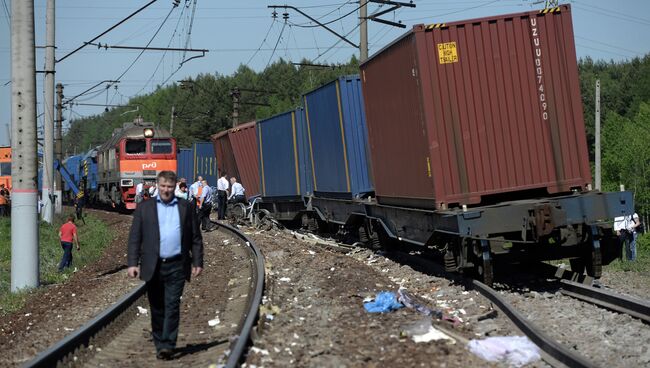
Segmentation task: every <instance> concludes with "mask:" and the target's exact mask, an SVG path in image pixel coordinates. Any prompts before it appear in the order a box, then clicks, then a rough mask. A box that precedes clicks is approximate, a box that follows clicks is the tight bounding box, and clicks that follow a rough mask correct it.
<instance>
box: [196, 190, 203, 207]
mask: <svg viewBox="0 0 650 368" xmlns="http://www.w3.org/2000/svg"><path fill="white" fill-rule="evenodd" d="M196 194H197V196H196V204H197V205H198V206H199V208H201V205H202V204H203V203H201V194H203V185H200V186H199V189H197V190H196Z"/></svg>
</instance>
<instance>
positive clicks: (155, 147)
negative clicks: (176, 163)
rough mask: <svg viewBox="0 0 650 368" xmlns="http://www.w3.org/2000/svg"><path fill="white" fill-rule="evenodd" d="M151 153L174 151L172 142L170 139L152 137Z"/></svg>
mask: <svg viewBox="0 0 650 368" xmlns="http://www.w3.org/2000/svg"><path fill="white" fill-rule="evenodd" d="M151 153H152V154H156V153H172V142H171V141H170V140H169V139H152V140H151Z"/></svg>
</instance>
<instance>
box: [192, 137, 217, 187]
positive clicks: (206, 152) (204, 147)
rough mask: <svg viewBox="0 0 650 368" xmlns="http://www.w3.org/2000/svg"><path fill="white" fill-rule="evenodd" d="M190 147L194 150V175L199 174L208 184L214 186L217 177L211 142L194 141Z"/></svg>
mask: <svg viewBox="0 0 650 368" xmlns="http://www.w3.org/2000/svg"><path fill="white" fill-rule="evenodd" d="M192 149H193V150H194V177H197V176H199V175H200V176H202V177H203V179H205V180H207V181H208V185H210V186H216V185H217V179H219V177H218V174H217V159H216V157H215V155H214V147H213V145H212V142H198V143H194V145H193V146H192ZM188 181H189V180H188Z"/></svg>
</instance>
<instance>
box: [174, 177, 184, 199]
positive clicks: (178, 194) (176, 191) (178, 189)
mask: <svg viewBox="0 0 650 368" xmlns="http://www.w3.org/2000/svg"><path fill="white" fill-rule="evenodd" d="M181 183H185V188H187V180H186V179H185V178H180V179H178V183H176V189H174V197H176V198H183V199H187V196H186V194H187V191H185V192H183V191H182V190H181Z"/></svg>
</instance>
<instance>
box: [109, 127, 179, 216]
mask: <svg viewBox="0 0 650 368" xmlns="http://www.w3.org/2000/svg"><path fill="white" fill-rule="evenodd" d="M176 168H177V163H176V139H174V138H173V137H172V136H171V135H170V134H169V132H168V131H167V130H165V129H161V128H157V127H155V126H154V124H153V123H149V122H143V121H142V120H141V119H138V120H136V121H135V122H133V123H124V125H123V126H122V128H117V129H115V131H114V132H113V135H112V137H111V138H110V139H109V140H108V141H107V142H106V143H104V144H103V145H102V146H100V147H99V148H98V149H97V187H98V189H97V201H99V202H100V203H103V204H106V205H110V206H112V207H118V208H122V209H128V210H133V209H135V207H136V203H135V188H136V186H137V184H138V183H140V182H142V183H144V185H145V186H147V187H148V186H151V185H155V182H156V176H157V175H158V173H160V172H161V171H163V170H172V171H175V170H176Z"/></svg>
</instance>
